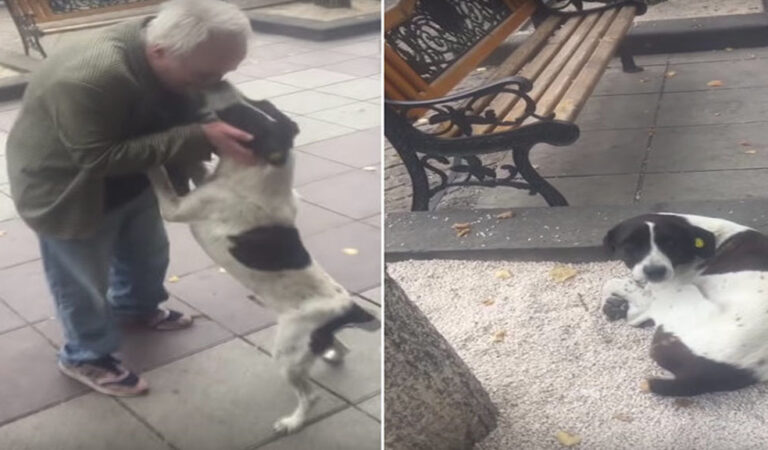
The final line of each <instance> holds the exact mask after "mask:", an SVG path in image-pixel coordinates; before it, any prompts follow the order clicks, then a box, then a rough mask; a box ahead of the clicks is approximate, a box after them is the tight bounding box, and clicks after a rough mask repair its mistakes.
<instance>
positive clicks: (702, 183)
mask: <svg viewBox="0 0 768 450" xmlns="http://www.w3.org/2000/svg"><path fill="white" fill-rule="evenodd" d="M767 187H768V169H756V170H718V171H716V172H685V173H655V174H648V175H646V176H645V180H644V182H643V188H642V192H641V195H640V201H641V202H651V203H653V202H660V201H669V202H681V201H692V200H701V198H702V193H704V192H706V197H707V199H709V200H740V199H744V198H752V197H763V198H765V197H768V188H767Z"/></svg>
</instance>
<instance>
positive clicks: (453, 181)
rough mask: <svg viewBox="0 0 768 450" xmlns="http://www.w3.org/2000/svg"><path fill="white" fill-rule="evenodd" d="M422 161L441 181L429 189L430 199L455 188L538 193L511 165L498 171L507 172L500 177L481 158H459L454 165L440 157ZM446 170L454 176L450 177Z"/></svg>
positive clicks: (504, 166)
mask: <svg viewBox="0 0 768 450" xmlns="http://www.w3.org/2000/svg"><path fill="white" fill-rule="evenodd" d="M420 161H421V164H422V165H423V166H424V168H425V169H426V170H428V171H429V172H431V173H433V174H435V175H437V177H438V178H439V179H440V182H439V183H437V184H435V185H434V186H432V187H430V188H429V196H430V197H432V196H433V195H435V194H436V193H438V192H440V191H442V190H444V189H446V188H449V187H454V186H482V187H497V186H510V187H515V188H518V189H526V190H528V191H529V193H531V194H535V193H536V189H535V188H534V187H533V186H531V185H530V183H528V182H526V181H525V180H524V179H522V177H520V176H519V175H520V173H519V170H518V168H517V167H515V166H513V165H511V164H504V165H502V166H500V167H499V168H498V170H501V171H503V172H505V174H502V176H499V174H497V171H496V170H494V169H493V168H491V167H488V166H486V165H484V164H483V162H482V161H481V160H480V158H478V157H477V156H474V155H467V156H460V157H457V158H456V160H455V161H454V164H453V165H451V163H450V161H449V160H448V158H446V157H445V156H439V155H424V156H422V157H421V158H420ZM433 162H439V163H441V164H442V165H443V166H449V167H446V168H440V167H436V165H435V164H433ZM446 169H447V170H450V171H451V172H453V173H454V174H453V175H449V174H448V173H447V172H446ZM462 175H463V176H462Z"/></svg>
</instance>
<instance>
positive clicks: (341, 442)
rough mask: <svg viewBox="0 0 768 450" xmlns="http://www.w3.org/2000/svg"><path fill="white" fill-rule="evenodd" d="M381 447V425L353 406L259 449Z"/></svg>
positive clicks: (340, 449) (371, 449)
mask: <svg viewBox="0 0 768 450" xmlns="http://www.w3.org/2000/svg"><path fill="white" fill-rule="evenodd" d="M310 448H312V449H320V448H322V449H334V450H346V449H349V450H351V449H355V450H374V449H376V450H378V449H379V448H381V424H380V423H379V422H377V421H375V420H373V419H372V418H370V417H368V416H366V415H365V414H363V413H361V412H360V411H357V410H356V409H354V408H347V409H345V410H344V411H342V412H339V413H336V414H334V415H333V416H331V417H329V418H327V419H324V420H322V421H320V422H317V423H315V424H312V425H310V426H308V427H307V428H306V429H305V430H303V431H302V432H301V433H299V434H296V435H293V436H288V437H286V438H283V439H280V440H278V441H275V442H272V443H270V444H268V445H265V446H263V447H259V449H260V450H262V449H263V450H296V449H310Z"/></svg>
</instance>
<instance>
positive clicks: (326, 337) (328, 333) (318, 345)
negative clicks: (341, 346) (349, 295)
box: [309, 303, 378, 355]
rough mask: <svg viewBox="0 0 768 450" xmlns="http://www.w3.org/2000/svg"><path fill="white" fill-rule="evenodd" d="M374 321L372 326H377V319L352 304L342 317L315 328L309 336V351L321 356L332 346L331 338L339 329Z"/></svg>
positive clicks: (355, 304)
mask: <svg viewBox="0 0 768 450" xmlns="http://www.w3.org/2000/svg"><path fill="white" fill-rule="evenodd" d="M373 321H375V323H374V324H373V325H378V319H376V317H375V316H374V315H373V314H371V313H369V312H368V311H366V310H364V309H363V308H362V307H360V306H359V305H358V304H357V303H352V306H351V307H350V308H349V309H348V310H346V311H345V312H344V313H343V314H342V315H340V316H338V317H335V318H333V319H331V320H330V321H328V322H326V323H325V324H323V325H321V326H319V327H318V328H316V329H315V330H314V331H313V332H312V335H311V336H310V341H309V349H310V350H312V353H314V354H315V355H322V354H323V353H325V351H326V350H328V349H329V348H331V345H333V336H334V335H335V334H336V332H337V331H339V330H340V329H341V328H344V327H345V326H349V325H353V324H362V323H370V322H373Z"/></svg>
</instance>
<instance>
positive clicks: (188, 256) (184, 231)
mask: <svg viewBox="0 0 768 450" xmlns="http://www.w3.org/2000/svg"><path fill="white" fill-rule="evenodd" d="M165 229H166V231H167V233H168V240H169V241H170V244H171V249H170V258H171V259H170V264H169V265H168V276H169V277H170V276H183V275H187V274H189V273H192V272H196V271H198V270H202V269H205V268H208V267H211V266H213V265H215V264H214V262H213V260H211V258H210V257H208V255H207V254H206V253H205V251H203V249H202V248H201V247H200V245H199V244H198V243H197V241H196V240H195V237H194V236H192V232H191V231H190V230H189V225H187V224H185V223H167V222H166V224H165Z"/></svg>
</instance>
